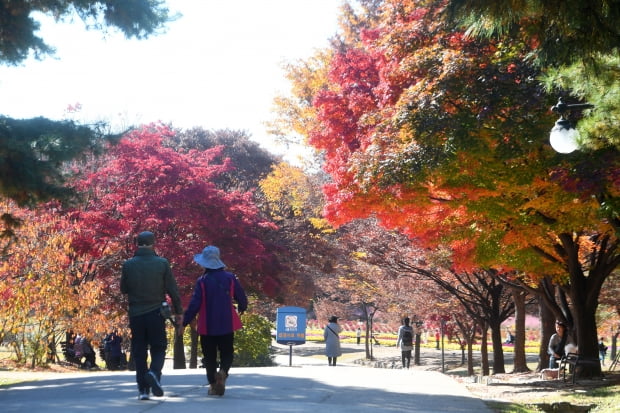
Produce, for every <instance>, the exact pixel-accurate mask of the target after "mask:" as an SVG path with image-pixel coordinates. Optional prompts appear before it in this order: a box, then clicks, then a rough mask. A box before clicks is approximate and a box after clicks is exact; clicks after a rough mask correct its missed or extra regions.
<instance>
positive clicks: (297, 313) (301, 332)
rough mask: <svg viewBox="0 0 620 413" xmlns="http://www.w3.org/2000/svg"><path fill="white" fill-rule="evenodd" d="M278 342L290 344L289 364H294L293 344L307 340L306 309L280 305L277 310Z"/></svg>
mask: <svg viewBox="0 0 620 413" xmlns="http://www.w3.org/2000/svg"><path fill="white" fill-rule="evenodd" d="M276 317H277V322H276V342H277V343H278V344H284V345H288V346H289V358H288V360H289V361H288V365H289V366H292V365H293V346H295V345H299V344H304V343H305V342H306V310H305V309H303V308H301V307H280V308H278V310H277V316H276Z"/></svg>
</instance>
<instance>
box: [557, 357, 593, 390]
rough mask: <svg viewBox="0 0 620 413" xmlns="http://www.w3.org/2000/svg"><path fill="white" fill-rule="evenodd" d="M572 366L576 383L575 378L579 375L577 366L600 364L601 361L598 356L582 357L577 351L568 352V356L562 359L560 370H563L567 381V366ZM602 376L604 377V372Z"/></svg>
mask: <svg viewBox="0 0 620 413" xmlns="http://www.w3.org/2000/svg"><path fill="white" fill-rule="evenodd" d="M567 365H568V366H570V368H571V371H572V373H573V385H574V384H575V379H576V377H577V374H576V373H577V367H580V366H599V368H600V365H601V361H600V360H599V359H598V358H596V359H594V358H586V357H582V356H580V355H579V354H577V353H568V354H567V355H566V356H564V357H563V358H562V360H561V361H560V371H563V375H562V377H563V379H564V381H566V370H567V367H568V366H567ZM601 377H603V373H602V372H601Z"/></svg>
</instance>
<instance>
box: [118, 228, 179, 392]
mask: <svg viewBox="0 0 620 413" xmlns="http://www.w3.org/2000/svg"><path fill="white" fill-rule="evenodd" d="M136 244H137V247H138V248H137V250H136V252H135V255H134V256H133V258H130V259H128V260H127V261H125V263H124V264H123V271H122V275H121V292H122V293H123V294H127V296H128V299H129V328H130V329H131V354H132V355H133V359H134V362H135V365H136V382H137V383H138V391H139V395H138V399H139V400H148V399H149V394H150V392H151V391H153V394H154V395H155V396H163V395H164V390H163V388H162V387H161V383H160V382H161V370H162V368H163V367H164V361H165V357H166V347H167V346H168V340H167V338H166V324H165V323H166V320H165V319H164V317H162V314H161V308H162V303H163V302H165V301H166V294H167V295H168V296H170V298H171V300H172V304H173V307H174V313H175V314H176V317H175V318H176V324H177V325H179V324H180V322H181V317H182V314H183V307H182V305H181V297H179V290H178V288H177V283H176V280H175V279H174V277H173V276H172V270H171V269H170V263H169V262H168V260H167V259H165V258H162V257H160V256H158V255H157V254H156V253H155V251H154V249H153V248H154V245H155V235H154V234H153V233H152V232H149V231H144V232H141V233H140V234H138V237H137V238H136ZM149 349H150V354H151V365H150V366H148V365H147V351H148V350H149Z"/></svg>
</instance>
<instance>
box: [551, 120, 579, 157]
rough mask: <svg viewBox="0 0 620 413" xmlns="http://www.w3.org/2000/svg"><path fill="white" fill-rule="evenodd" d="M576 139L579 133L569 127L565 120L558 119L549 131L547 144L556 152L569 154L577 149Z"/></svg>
mask: <svg viewBox="0 0 620 413" xmlns="http://www.w3.org/2000/svg"><path fill="white" fill-rule="evenodd" d="M578 138H579V132H577V130H576V129H573V128H572V127H571V125H570V122H569V121H568V120H566V119H560V120H558V121H557V122H555V126H554V127H553V129H551V134H550V135H549V143H550V144H551V147H552V148H553V149H554V150H555V151H556V152H559V153H571V152H573V151H575V150H577V149H579V145H578V144H577V139H578Z"/></svg>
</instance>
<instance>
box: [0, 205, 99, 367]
mask: <svg viewBox="0 0 620 413" xmlns="http://www.w3.org/2000/svg"><path fill="white" fill-rule="evenodd" d="M68 234H70V232H69V231H63V230H62V225H61V223H60V221H59V220H58V219H57V218H55V217H53V216H49V215H46V214H44V213H42V214H40V215H37V214H35V213H31V214H30V216H29V217H28V219H27V220H26V221H25V223H24V225H23V226H22V227H20V229H19V230H18V233H17V236H18V240H19V242H17V243H15V244H13V245H12V246H11V249H10V250H9V251H8V254H7V258H6V260H5V261H4V262H3V263H2V265H0V300H1V301H2V305H1V306H0V319H2V320H9V321H10V324H7V325H5V326H4V327H3V328H4V332H7V331H10V332H11V333H12V334H13V335H15V336H19V337H22V340H23V341H24V342H26V341H28V342H29V345H30V346H31V347H32V349H36V348H37V346H38V344H37V343H38V340H40V339H41V337H47V336H48V335H50V334H53V333H54V331H55V329H63V328H66V326H67V325H68V324H69V323H72V322H75V323H77V324H78V325H80V326H88V327H89V328H90V329H91V330H92V331H100V332H103V331H105V329H106V328H107V326H106V325H105V324H106V323H105V321H104V320H102V315H101V311H98V310H97V308H98V306H99V305H100V303H101V302H102V300H101V297H102V294H103V291H104V286H103V285H101V283H99V282H98V281H89V282H85V281H84V280H82V282H81V283H80V284H79V285H73V280H75V278H73V277H72V275H74V274H77V271H76V272H74V267H75V266H76V265H77V263H75V262H74V261H73V260H72V258H71V257H72V256H73V251H72V250H71V239H70V238H69V236H68ZM37 337H38V338H37ZM30 340H33V341H32V342H30ZM20 351H21V352H23V354H24V355H26V356H27V355H28V354H27V353H28V352H29V351H34V350H31V349H29V347H28V346H26V347H24V348H23V349H20Z"/></svg>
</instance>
